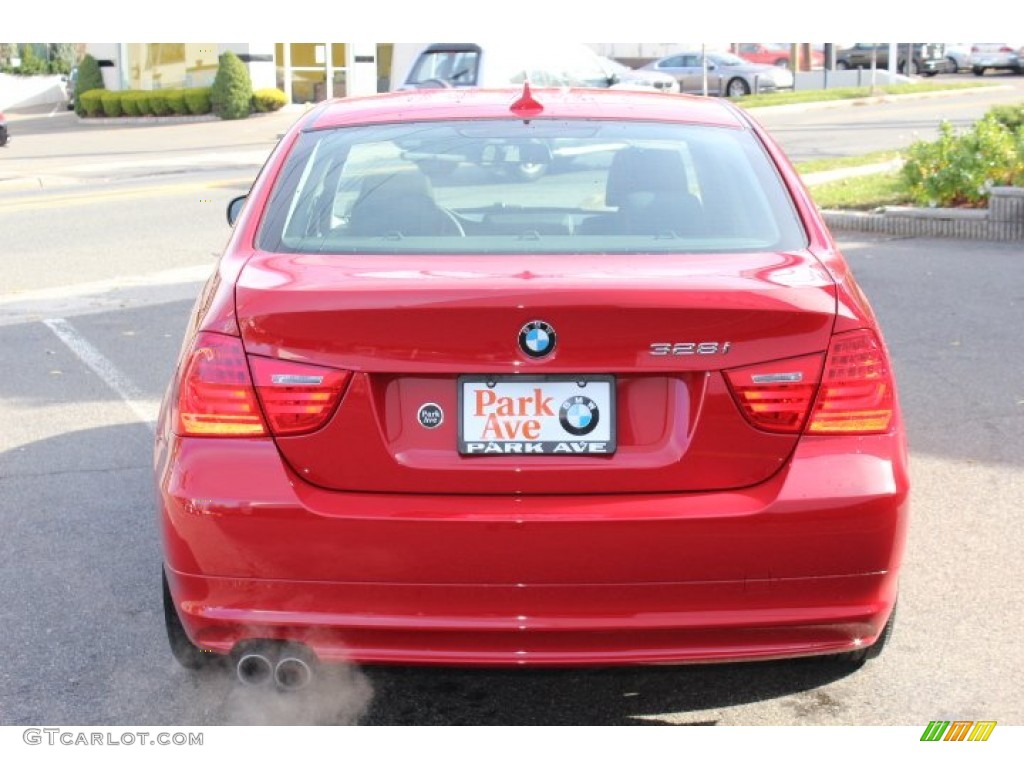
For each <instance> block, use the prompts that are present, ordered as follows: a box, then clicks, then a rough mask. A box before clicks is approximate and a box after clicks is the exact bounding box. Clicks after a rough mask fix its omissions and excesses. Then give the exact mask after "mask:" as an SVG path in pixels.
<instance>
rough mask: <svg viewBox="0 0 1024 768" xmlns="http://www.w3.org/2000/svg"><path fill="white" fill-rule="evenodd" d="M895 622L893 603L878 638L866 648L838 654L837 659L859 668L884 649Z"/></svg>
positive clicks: (879, 654) (876, 656) (880, 653)
mask: <svg viewBox="0 0 1024 768" xmlns="http://www.w3.org/2000/svg"><path fill="white" fill-rule="evenodd" d="M895 624H896V606H895V605H893V607H892V613H890V614H889V620H888V621H887V622H885V627H884V628H883V629H882V634H880V635H879V636H878V639H877V640H875V642H874V643H872V644H871V645H869V646H868V647H867V648H861V649H860V650H858V651H852V652H850V653H844V654H840V657H839V660H840V661H841V662H842V663H844V664H848V665H850V666H851V667H853V668H855V669H859V668H860V667H863V666H864V665H865V664H867V663H868V662H869V661H871V660H872V659H877V658H878V657H879V656H881V655H882V651H883V650H884V649H885V646H886V644H887V643H888V642H889V639H890V638H891V637H892V629H893V626H894V625H895Z"/></svg>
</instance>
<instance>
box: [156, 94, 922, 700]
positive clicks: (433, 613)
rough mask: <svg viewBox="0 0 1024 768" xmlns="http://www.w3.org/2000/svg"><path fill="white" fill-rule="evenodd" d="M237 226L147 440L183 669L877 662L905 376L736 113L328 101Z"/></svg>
mask: <svg viewBox="0 0 1024 768" xmlns="http://www.w3.org/2000/svg"><path fill="white" fill-rule="evenodd" d="M555 146H557V147H559V148H560V149H561V150H562V151H561V154H560V160H561V163H560V165H559V167H557V168H556V167H552V168H551V172H550V173H548V174H546V175H545V176H543V177H542V178H539V179H536V180H534V181H533V182H531V183H529V184H524V183H523V182H522V180H521V177H520V175H519V174H517V173H515V169H516V168H517V167H518V166H519V165H521V164H524V163H551V160H552V157H551V152H552V147H555ZM573 149H574V150H575V151H569V150H573ZM440 160H446V161H447V162H448V163H449V165H447V166H444V167H445V172H444V173H443V174H440V173H436V174H432V170H433V169H437V168H438V167H439V165H438V162H439V161H440ZM229 219H230V220H232V221H233V226H234V231H233V233H232V236H231V239H230V241H229V243H228V245H227V248H226V251H225V253H224V254H223V256H222V257H221V259H220V261H219V264H218V266H217V268H216V270H215V272H214V274H213V275H212V276H211V278H210V279H209V281H208V282H207V284H206V286H205V288H204V290H203V291H202V294H201V296H200V297H199V299H198V301H197V303H196V307H195V310H194V313H193V316H192V318H191V321H190V323H189V326H188V329H187V332H186V338H185V343H184V345H183V348H182V352H181V357H180V359H179V361H178V365H177V369H176V372H175V374H174V376H173V378H172V380H171V382H170V385H169V388H168V390H167V394H166V396H165V398H164V402H163V405H162V409H161V414H160V419H159V423H158V426H157V435H156V446H155V480H156V486H157V491H158V495H157V498H158V505H159V517H160V523H161V529H162V534H163V553H164V564H163V577H164V586H163V593H164V612H165V619H166V625H167V632H168V637H169V640H170V644H171V648H172V650H173V652H174V655H175V656H176V658H177V659H178V660H179V661H180V662H181V663H182V664H184V665H186V666H188V667H199V666H202V665H203V664H205V663H207V662H209V661H210V660H211V659H215V658H230V660H231V661H232V663H233V669H234V670H235V671H236V673H237V675H238V677H239V679H241V680H242V681H243V682H246V683H252V684H273V683H272V681H276V684H277V685H278V686H281V687H283V688H296V687H300V686H301V685H303V684H305V683H307V682H308V681H309V680H310V679H311V678H312V676H313V675H314V674H315V670H316V664H317V662H320V661H327V662H330V661H343V660H344V661H351V662H356V663H399V664H444V665H493V666H521V665H537V666H541V665H557V666H571V665H620V664H648V663H659V664H660V663H683V662H707V661H733V660H756V659H775V658H787V657H795V656H810V655H832V654H836V655H838V657H839V658H841V659H842V660H844V661H846V662H849V663H851V664H855V665H859V664H861V663H863V662H864V661H865V660H866V659H868V658H870V657H873V656H875V655H877V654H878V653H879V652H880V650H881V648H882V646H883V645H884V644H885V642H886V639H887V637H888V636H889V633H890V631H891V628H892V625H893V620H894V619H893V616H894V610H893V609H894V606H895V603H896V597H897V585H898V577H899V571H900V563H901V559H902V556H903V550H904V542H905V536H906V530H907V524H908V514H909V506H908V493H909V491H908V475H907V454H906V445H905V440H904V431H903V422H902V419H901V416H900V409H899V404H898V400H897V397H896V389H895V382H894V379H893V372H892V365H891V362H890V359H889V355H888V352H887V351H886V346H885V343H884V341H883V337H882V333H881V331H880V329H879V327H878V324H877V321H876V319H875V316H874V315H873V313H872V311H871V308H870V306H869V305H868V302H867V299H866V298H865V297H864V294H863V293H862V292H861V290H860V288H859V287H858V286H857V283H856V281H855V279H854V276H853V275H852V274H851V272H850V270H849V268H848V267H847V264H846V262H845V261H844V259H843V257H842V256H841V255H840V252H839V250H838V249H837V247H836V244H835V242H834V241H833V239H832V237H831V235H830V234H829V231H828V229H827V228H826V226H825V225H824V223H823V221H822V219H821V217H820V215H819V213H818V210H817V208H816V207H815V205H814V203H813V202H812V200H811V198H810V197H809V195H808V194H807V192H806V190H805V189H804V187H803V186H802V184H801V182H800V179H799V177H798V176H797V174H796V173H795V171H794V170H793V169H792V167H791V166H790V164H789V163H788V162H787V160H786V158H785V157H784V156H783V153H782V152H781V151H780V149H779V147H778V146H777V145H776V144H775V142H774V141H773V140H772V139H771V138H770V137H769V136H768V135H767V134H766V133H765V131H764V130H763V129H762V128H761V127H759V125H758V124H757V123H755V122H754V121H753V120H752V119H751V118H750V117H749V116H748V115H747V114H746V113H745V112H743V111H742V110H740V109H738V108H737V107H735V106H734V105H732V104H730V103H729V102H727V101H725V100H718V99H705V98H700V97H689V96H677V95H667V94H661V93H653V92H651V93H643V92H627V91H611V90H588V89H562V90H543V91H535V92H533V93H531V92H530V89H529V87H528V86H524V87H522V88H521V89H502V90H475V89H462V90H456V89H436V90H423V91H415V92H402V93H395V94H386V95H380V96H375V97H367V98H351V99H343V100H337V101H333V102H327V103H324V104H322V105H319V106H318V107H316V108H314V109H313V110H311V111H310V112H309V113H308V114H306V115H304V116H303V117H302V118H300V119H299V121H298V122H297V123H296V124H295V125H294V127H293V128H291V130H290V131H289V132H288V133H287V134H286V135H285V136H284V138H283V139H282V140H281V142H280V143H279V145H278V147H277V149H276V150H275V151H274V153H273V154H272V155H271V157H270V159H269V160H268V162H267V163H266V165H265V167H264V169H263V170H262V171H261V173H260V175H259V177H258V179H257V180H256V182H255V184H254V186H253V187H252V189H251V191H250V193H249V195H248V197H247V199H244V200H243V199H238V200H236V201H233V203H232V205H231V206H230V208H229Z"/></svg>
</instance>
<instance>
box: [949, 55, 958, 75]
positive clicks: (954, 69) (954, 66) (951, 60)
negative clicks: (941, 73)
mask: <svg viewBox="0 0 1024 768" xmlns="http://www.w3.org/2000/svg"><path fill="white" fill-rule="evenodd" d="M946 64H947V65H948V66H949V71H950V72H951V73H952V74H954V75H955V74H956V73H957V72H959V71H960V66H959V65H958V64H957V63H956V59H954V58H953V57H952V56H947V57H946Z"/></svg>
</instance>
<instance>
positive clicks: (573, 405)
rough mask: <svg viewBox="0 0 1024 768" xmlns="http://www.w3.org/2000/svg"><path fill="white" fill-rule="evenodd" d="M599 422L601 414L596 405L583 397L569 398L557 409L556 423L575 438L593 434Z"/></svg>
mask: <svg viewBox="0 0 1024 768" xmlns="http://www.w3.org/2000/svg"><path fill="white" fill-rule="evenodd" d="M600 420H601V412H600V411H599V410H598V408H597V403H595V402H594V401H593V400H591V399H590V398H589V397H583V395H574V396H573V397H570V398H569V399H568V400H566V401H565V402H564V403H562V407H561V408H559V409H558V421H559V423H560V424H561V425H562V429H564V430H565V431H566V432H568V433H569V434H570V435H576V436H577V437H582V436H583V435H588V434H590V433H591V432H593V431H594V428H595V427H596V426H597V423H598V422H599V421H600Z"/></svg>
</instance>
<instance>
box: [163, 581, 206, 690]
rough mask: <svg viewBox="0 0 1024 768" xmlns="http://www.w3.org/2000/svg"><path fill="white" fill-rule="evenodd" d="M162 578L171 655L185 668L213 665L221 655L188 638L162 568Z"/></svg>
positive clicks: (196, 668)
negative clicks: (209, 651) (208, 651)
mask: <svg viewBox="0 0 1024 768" xmlns="http://www.w3.org/2000/svg"><path fill="white" fill-rule="evenodd" d="M160 578H161V580H162V582H163V602H164V628H165V629H166V630H167V643H168V645H170V647H171V655H173V656H174V659H175V660H176V661H177V662H178V663H179V664H181V666H183V667H185V669H193V670H199V669H207V668H209V667H212V666H213V665H214V664H216V663H217V661H218V660H219V656H217V654H214V653H204V652H203V651H201V650H200V649H199V648H197V647H196V646H194V645H193V644H192V641H191V640H189V639H188V634H186V632H185V627H183V626H182V624H181V619H180V618H179V617H178V611H177V609H176V608H175V607H174V598H172V597H171V590H170V587H168V586H167V574H166V573H164V572H163V571H162V570H161V573H160Z"/></svg>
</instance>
